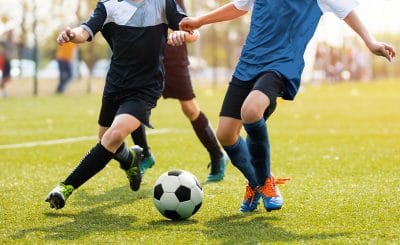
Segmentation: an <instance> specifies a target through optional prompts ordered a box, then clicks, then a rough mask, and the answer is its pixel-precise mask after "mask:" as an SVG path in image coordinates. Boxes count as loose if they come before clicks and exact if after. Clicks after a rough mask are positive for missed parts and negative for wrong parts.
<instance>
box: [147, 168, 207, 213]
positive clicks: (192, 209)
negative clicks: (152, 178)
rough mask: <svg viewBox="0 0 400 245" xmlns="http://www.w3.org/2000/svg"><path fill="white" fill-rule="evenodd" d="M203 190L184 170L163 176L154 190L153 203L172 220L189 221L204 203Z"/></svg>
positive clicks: (173, 171) (170, 172)
mask: <svg viewBox="0 0 400 245" xmlns="http://www.w3.org/2000/svg"><path fill="white" fill-rule="evenodd" d="M203 196H204V194H203V190H202V188H201V185H200V183H199V181H198V180H197V178H196V177H195V176H194V175H193V174H191V173H189V172H187V171H184V170H172V171H168V172H166V173H164V174H162V175H161V176H160V177H159V178H158V179H157V181H156V183H155V185H154V188H153V201H154V205H155V206H156V208H157V209H158V211H159V212H160V213H161V214H162V215H164V216H165V217H167V218H169V219H172V220H182V219H187V218H189V217H190V216H192V215H193V214H195V213H196V212H197V211H198V210H199V209H200V207H201V203H202V201H203Z"/></svg>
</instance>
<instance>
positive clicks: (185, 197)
mask: <svg viewBox="0 0 400 245" xmlns="http://www.w3.org/2000/svg"><path fill="white" fill-rule="evenodd" d="M175 196H176V197H177V198H178V200H179V202H184V201H189V200H190V189H189V188H187V187H186V186H183V185H181V186H179V187H178V189H176V191H175Z"/></svg>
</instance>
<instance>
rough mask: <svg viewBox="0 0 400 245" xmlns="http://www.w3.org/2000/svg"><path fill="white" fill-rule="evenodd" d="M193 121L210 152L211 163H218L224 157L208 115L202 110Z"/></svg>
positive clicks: (202, 141)
mask: <svg viewBox="0 0 400 245" xmlns="http://www.w3.org/2000/svg"><path fill="white" fill-rule="evenodd" d="M191 123H192V126H193V129H194V132H196V135H197V137H198V138H199V140H200V142H201V143H202V144H203V146H204V147H205V148H206V149H207V151H208V153H209V154H210V159H211V164H217V163H218V160H219V159H220V158H221V157H222V151H221V148H220V147H219V145H218V141H217V138H216V137H215V134H214V132H213V130H212V129H211V127H210V124H209V123H208V119H207V117H206V115H204V113H203V112H200V114H199V116H198V117H197V118H196V119H195V120H194V121H191Z"/></svg>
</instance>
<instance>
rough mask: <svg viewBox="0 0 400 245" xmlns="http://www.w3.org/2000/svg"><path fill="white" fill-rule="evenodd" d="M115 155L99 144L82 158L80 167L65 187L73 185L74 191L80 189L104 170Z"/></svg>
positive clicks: (67, 179)
mask: <svg viewBox="0 0 400 245" xmlns="http://www.w3.org/2000/svg"><path fill="white" fill-rule="evenodd" d="M113 155H114V154H113V153H112V152H109V151H108V150H107V149H106V148H104V146H102V145H101V144H100V143H98V144H97V145H96V146H95V147H93V148H92V149H91V150H90V151H89V152H88V153H86V155H85V156H84V157H83V158H82V160H81V161H80V163H79V165H78V166H77V167H76V168H75V169H74V171H72V173H71V174H70V175H69V176H68V177H67V178H66V179H65V181H64V182H63V183H64V184H65V185H72V186H73V187H74V189H77V188H78V187H80V186H81V185H82V184H83V183H85V182H86V181H87V180H89V179H90V178H91V177H93V176H94V175H96V174H97V173H98V172H100V170H102V169H103V168H104V167H105V166H106V165H107V163H108V162H109V161H110V160H111V159H112V157H113Z"/></svg>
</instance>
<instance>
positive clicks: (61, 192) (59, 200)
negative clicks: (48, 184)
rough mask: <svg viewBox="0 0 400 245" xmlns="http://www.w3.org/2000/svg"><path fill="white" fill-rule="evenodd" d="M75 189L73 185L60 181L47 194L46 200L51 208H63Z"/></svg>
mask: <svg viewBox="0 0 400 245" xmlns="http://www.w3.org/2000/svg"><path fill="white" fill-rule="evenodd" d="M73 191H74V187H73V186H72V185H65V184H63V183H60V184H59V185H57V186H56V187H55V188H54V189H53V190H52V191H51V192H50V193H49V194H48V195H47V197H46V199H45V201H46V202H48V203H50V208H55V209H61V208H63V207H64V206H65V202H66V201H67V199H68V197H69V196H70V195H71V193H72V192H73Z"/></svg>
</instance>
